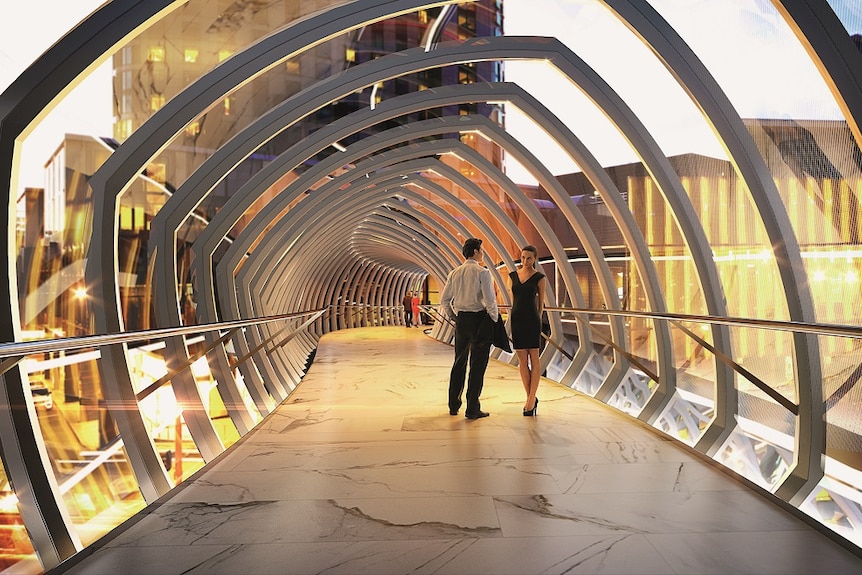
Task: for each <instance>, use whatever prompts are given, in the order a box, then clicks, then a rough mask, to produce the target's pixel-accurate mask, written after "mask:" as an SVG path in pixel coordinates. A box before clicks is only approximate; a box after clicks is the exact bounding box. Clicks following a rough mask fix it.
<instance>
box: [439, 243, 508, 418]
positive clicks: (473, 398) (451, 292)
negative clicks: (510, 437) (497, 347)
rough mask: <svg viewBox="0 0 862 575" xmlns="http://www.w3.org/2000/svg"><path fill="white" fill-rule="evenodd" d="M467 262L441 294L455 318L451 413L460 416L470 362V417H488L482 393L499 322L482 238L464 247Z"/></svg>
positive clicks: (445, 309)
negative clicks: (481, 260)
mask: <svg viewBox="0 0 862 575" xmlns="http://www.w3.org/2000/svg"><path fill="white" fill-rule="evenodd" d="M461 253H462V254H463V255H464V258H465V261H464V263H463V264H461V265H460V266H458V267H457V268H455V269H454V270H452V272H451V273H450V274H449V277H448V278H447V279H446V285H445V286H443V291H442V292H441V294H440V308H441V311H442V312H443V314H444V315H445V316H446V317H448V318H450V319H454V321H455V363H454V364H453V365H452V372H451V374H450V375H449V413H450V414H451V415H458V410H459V409H460V408H461V394H462V393H463V391H464V380H465V378H467V363H468V361H469V363H470V376H469V378H468V379H467V407H466V409H465V411H464V414H465V415H466V416H467V418H468V419H479V418H481V417H488V415H489V414H488V413H486V412H484V411H482V410H481V405H480V404H479V395H481V393H482V385H483V384H484V379H485V369H486V368H487V367H488V354H489V353H490V351H491V340H492V336H493V327H494V322H496V321H497V316H498V315H499V313H500V312H499V310H498V309H497V297H496V295H495V293H494V284H493V281H492V280H491V272H489V271H488V270H487V269H486V268H484V267H482V266H481V265H479V260H480V259H481V258H482V240H480V239H478V238H469V239H467V241H465V242H464V247H463V248H462V249H461Z"/></svg>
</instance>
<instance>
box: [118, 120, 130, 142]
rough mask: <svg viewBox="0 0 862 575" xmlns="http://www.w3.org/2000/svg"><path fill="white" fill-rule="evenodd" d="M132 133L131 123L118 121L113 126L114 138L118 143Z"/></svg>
mask: <svg viewBox="0 0 862 575" xmlns="http://www.w3.org/2000/svg"><path fill="white" fill-rule="evenodd" d="M131 133H132V121H131V120H120V121H119V122H117V123H116V124H114V137H115V138H117V139H118V140H120V141H123V140H125V139H126V138H128V137H129V135H130V134H131Z"/></svg>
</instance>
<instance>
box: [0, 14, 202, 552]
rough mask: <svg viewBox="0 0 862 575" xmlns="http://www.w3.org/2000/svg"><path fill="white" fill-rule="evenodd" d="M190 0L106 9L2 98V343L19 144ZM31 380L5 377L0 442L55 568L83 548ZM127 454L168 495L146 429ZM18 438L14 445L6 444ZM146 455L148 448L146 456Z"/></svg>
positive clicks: (146, 489)
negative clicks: (31, 399) (36, 410)
mask: <svg viewBox="0 0 862 575" xmlns="http://www.w3.org/2000/svg"><path fill="white" fill-rule="evenodd" d="M183 4H185V0H177V1H169V0H152V1H150V0H147V1H144V0H138V1H127V2H111V3H106V4H105V5H104V6H102V7H101V8H100V9H99V10H97V11H96V12H94V13H93V14H91V15H90V17H89V18H87V19H86V20H85V21H83V22H81V23H80V24H79V25H78V26H76V27H75V28H74V29H72V30H71V31H70V32H69V33H68V34H66V35H65V36H64V37H63V38H61V39H60V40H59V41H58V42H57V43H56V44H54V45H53V46H52V47H51V48H49V49H48V50H47V51H46V52H45V53H44V54H43V55H42V56H40V57H39V59H38V60H36V62H34V63H33V64H32V65H31V66H30V67H29V68H27V70H25V71H24V73H23V74H21V75H20V76H19V77H18V79H17V80H15V81H14V82H13V83H12V84H11V85H10V86H9V87H8V88H7V89H6V90H5V91H4V92H3V93H2V94H0V158H2V160H0V187H2V188H3V189H4V190H5V197H6V200H5V202H3V208H2V209H3V221H5V222H6V223H7V225H6V230H7V233H6V234H3V239H2V240H0V241H2V245H3V249H2V250H0V252H2V254H3V256H2V257H3V262H2V264H0V265H2V267H3V269H5V270H6V278H7V281H6V282H0V298H2V299H3V301H4V302H8V306H3V307H2V310H0V338H2V341H7V342H13V341H20V340H21V324H20V321H19V317H18V310H19V303H18V288H17V285H18V284H17V277H18V276H17V269H16V260H15V254H16V251H17V250H16V248H15V244H16V238H15V229H16V228H15V220H14V218H15V214H16V202H17V189H16V188H17V183H18V165H19V162H20V151H21V149H20V142H21V141H22V140H23V139H24V138H26V137H27V136H28V135H29V134H30V133H31V132H32V130H33V129H34V128H35V127H36V126H37V125H38V123H39V122H40V121H41V120H42V119H43V118H44V117H45V116H46V115H47V114H48V112H50V111H51V110H52V109H53V108H54V107H55V105H56V104H57V102H59V100H60V99H61V98H62V97H63V95H65V94H67V93H68V92H69V91H71V90H72V89H73V88H74V87H76V86H77V85H78V84H80V83H81V81H83V79H84V78H85V77H86V76H87V75H88V74H89V72H90V71H92V70H93V69H94V68H95V67H96V66H97V65H98V64H99V63H101V62H103V61H105V60H106V59H107V58H108V57H109V56H110V54H111V52H112V51H113V50H114V49H116V48H117V47H118V46H120V45H121V44H123V43H124V42H125V41H127V40H128V39H129V38H131V37H132V36H133V35H134V34H135V33H137V32H138V31H139V30H141V29H143V28H145V27H147V26H148V25H149V24H150V23H151V22H152V21H153V20H155V19H158V18H159V17H161V16H162V15H164V14H167V13H168V12H170V11H171V10H173V9H175V8H177V7H179V6H182V5H183ZM26 382H27V381H26V375H24V373H23V372H22V371H21V368H20V366H19V365H15V366H13V367H12V368H10V369H9V370H7V371H5V372H4V373H3V374H2V380H0V389H2V394H3V404H4V405H6V406H8V408H6V409H3V410H2V411H0V427H2V428H3V429H4V430H5V431H4V433H3V434H2V438H3V441H2V442H0V456H2V459H3V467H4V469H5V471H6V475H7V476H8V477H9V480H10V482H11V483H12V484H13V485H14V486H15V494H16V497H17V498H18V509H19V512H20V514H21V518H22V519H23V521H24V524H25V525H26V526H27V532H28V533H29V535H30V540H31V542H32V543H33V547H34V549H35V551H36V553H37V555H38V556H39V559H40V561H41V563H42V566H43V567H44V568H45V569H50V568H52V567H55V566H56V565H58V564H59V563H60V562H61V561H62V560H64V559H66V558H68V557H70V556H71V555H73V554H75V553H76V552H77V551H78V550H79V549H81V548H82V543H81V540H80V537H79V536H78V534H77V533H75V532H74V530H73V529H71V526H72V524H73V522H72V520H71V518H70V517H69V514H68V511H67V509H66V506H65V504H64V503H63V501H62V496H61V494H60V492H59V488H58V486H57V484H56V480H55V479H54V477H53V475H52V474H51V473H50V469H51V466H50V464H49V463H48V461H49V460H48V456H47V453H46V451H45V447H44V442H43V440H42V439H41V437H40V434H39V432H38V427H37V426H34V425H33V420H34V419H35V416H33V414H32V413H31V412H30V411H29V410H28V409H27V399H26V396H25V393H24V385H25V384H26ZM119 427H120V432H121V435H122V437H123V438H124V440H125V441H126V442H127V444H126V454H127V456H128V458H129V461H130V462H131V464H132V467H133V468H134V469H135V472H136V474H137V475H138V479H139V485H140V488H141V492H142V493H143V495H144V498H145V499H146V500H147V501H148V502H151V501H153V500H154V499H156V498H157V497H158V496H160V495H161V494H163V493H165V492H167V490H168V489H170V484H169V482H168V479H167V475H166V474H165V473H164V470H163V469H161V461H160V459H159V457H158V455H157V454H156V453H155V450H153V453H152V454H150V453H148V452H147V453H145V454H143V455H141V454H140V453H139V449H138V447H137V445H136V443H137V441H140V442H142V444H144V445H145V444H146V443H148V442H149V439H148V437H147V436H146V434H145V433H136V431H141V430H142V428H141V427H140V426H138V427H136V428H135V429H130V428H129V427H128V426H124V425H120V426H119ZM11 437H14V438H15V441H11V442H10V441H8V440H7V438H11ZM144 451H147V450H144Z"/></svg>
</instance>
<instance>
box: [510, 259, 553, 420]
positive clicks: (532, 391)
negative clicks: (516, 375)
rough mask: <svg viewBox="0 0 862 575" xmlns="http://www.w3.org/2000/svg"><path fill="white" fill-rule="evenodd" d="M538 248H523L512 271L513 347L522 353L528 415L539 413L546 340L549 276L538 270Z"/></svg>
mask: <svg viewBox="0 0 862 575" xmlns="http://www.w3.org/2000/svg"><path fill="white" fill-rule="evenodd" d="M537 259H538V250H536V247H535V246H524V247H523V248H521V266H520V267H519V268H518V269H517V271H513V272H511V273H510V274H509V281H510V285H511V290H512V312H511V315H510V324H511V327H512V347H513V348H514V350H515V353H516V354H517V355H518V369H519V371H520V372H521V382H522V383H523V384H524V391H525V392H526V393H527V399H526V402H525V403H524V416H525V417H532V416H534V415H536V408H537V406H538V403H539V400H538V399H537V398H536V391H537V390H538V389H539V378H540V377H541V374H542V366H541V363H540V362H539V347H540V343H541V339H542V309H543V307H544V305H543V301H544V300H543V298H542V294H543V293H544V291H545V276H544V274H542V273H541V272H539V271H538V270H536V260H537Z"/></svg>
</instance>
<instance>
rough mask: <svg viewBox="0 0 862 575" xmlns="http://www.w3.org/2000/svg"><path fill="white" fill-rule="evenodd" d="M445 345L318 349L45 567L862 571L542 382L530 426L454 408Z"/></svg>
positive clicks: (362, 336) (493, 409)
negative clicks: (141, 498) (251, 408)
mask: <svg viewBox="0 0 862 575" xmlns="http://www.w3.org/2000/svg"><path fill="white" fill-rule="evenodd" d="M451 358H452V348H451V347H449V346H447V345H444V344H442V343H439V342H437V341H435V340H433V339H431V338H429V337H427V336H426V335H425V334H423V333H422V331H421V330H419V329H406V328H403V327H384V328H362V329H349V330H342V331H338V332H334V333H329V334H327V335H325V336H324V337H323V338H322V339H321V340H320V347H319V349H318V352H317V356H316V359H315V361H314V364H313V365H312V367H311V369H310V371H309V372H308V375H307V376H306V378H305V379H304V380H303V382H302V383H301V385H300V387H299V388H297V390H296V391H295V392H294V393H293V394H292V395H291V396H290V397H289V399H288V400H287V401H286V402H285V403H284V404H283V405H281V406H280V407H279V408H278V409H277V410H276V411H275V412H274V413H272V414H271V415H270V416H269V418H268V419H266V420H265V421H264V422H263V423H262V424H260V425H259V426H258V427H257V428H256V429H255V430H254V431H252V432H251V433H249V434H248V435H246V436H245V437H244V438H243V439H242V440H241V441H240V442H239V443H237V444H235V445H234V446H233V447H232V448H230V449H229V450H228V451H227V452H225V453H224V454H223V455H222V456H221V457H220V458H219V459H218V460H217V461H216V462H215V463H213V464H211V465H209V466H208V467H207V468H206V469H204V470H203V471H202V472H200V473H199V474H198V475H196V476H194V477H193V478H192V479H191V480H189V481H187V482H186V483H184V484H182V485H181V486H179V487H178V488H177V489H174V490H173V491H171V492H170V493H169V494H167V495H166V496H165V497H163V498H162V499H161V500H159V501H158V502H157V503H156V504H154V505H151V506H149V507H147V509H146V510H144V512H142V513H141V514H139V515H138V516H135V517H133V518H132V519H130V520H129V521H128V522H127V523H126V524H124V525H122V526H121V527H120V528H118V529H117V530H116V531H115V532H113V533H111V534H109V535H108V536H107V537H106V538H104V539H103V540H101V541H99V542H98V543H96V544H95V545H93V546H92V547H89V548H88V549H86V550H85V551H84V552H82V553H80V555H79V556H76V557H75V558H73V559H72V560H71V561H68V562H67V563H64V564H63V565H62V566H61V568H62V569H60V568H58V569H55V570H54V571H50V573H58V572H68V573H86V574H97V573H105V574H116V573H124V574H131V573H159V574H169V573H201V574H203V573H206V574H216V573H224V574H231V575H234V574H244V575H252V574H257V573H267V574H270V573H271V574H287V573H346V574H359V573H368V574H375V575H376V574H384V573H464V574H467V573H469V574H482V573H489V574H506V573H511V574H526V573H613V574H633V573H638V574H643V573H662V574H664V573H676V574H684V573H764V574H765V573H776V574H779V573H780V574H790V573H800V574H801V573H805V574H809V573H830V574H840V573H846V574H850V573H860V572H862V559H859V558H858V557H857V556H856V555H854V554H852V553H850V552H849V551H846V550H845V549H843V548H842V547H841V546H839V545H838V544H836V543H834V542H833V541H831V540H830V539H829V538H827V536H825V535H824V534H822V533H821V532H819V531H817V530H815V529H813V528H811V527H809V526H808V525H807V524H806V523H805V522H803V521H802V520H801V519H798V518H797V517H796V515H793V514H791V513H790V512H788V511H785V510H783V509H782V508H780V507H779V506H777V505H776V504H774V503H772V502H770V501H768V500H767V499H766V498H764V497H763V496H761V495H758V494H757V493H755V492H754V491H753V490H750V489H749V488H748V487H746V486H745V485H744V484H743V483H741V482H739V481H736V480H735V479H733V478H731V477H730V476H729V475H728V474H727V473H725V472H722V471H721V470H720V468H719V467H718V466H712V465H710V464H708V463H706V462H705V461H704V460H703V459H701V458H700V457H698V456H696V455H694V454H693V452H692V451H690V450H688V449H687V448H686V447H685V446H683V445H682V444H680V443H679V442H674V441H671V440H666V439H665V438H663V437H662V436H661V435H660V434H659V433H658V432H657V431H655V430H653V429H652V428H649V427H647V426H646V425H644V424H641V423H640V422H637V421H635V420H633V419H631V418H629V417H627V416H625V415H623V414H621V413H619V412H617V411H616V410H614V409H612V408H611V407H608V406H606V405H604V404H602V403H599V402H597V401H594V400H593V399H591V398H589V397H587V396H585V395H582V394H580V393H577V392H575V391H572V390H570V389H568V388H565V387H563V386H561V385H558V384H555V383H552V382H548V381H545V382H543V383H542V386H541V387H540V393H539V397H540V399H541V402H540V405H539V415H538V417H536V418H527V417H523V416H522V414H521V408H522V393H523V392H522V388H521V384H520V381H519V378H518V372H517V369H516V368H514V367H511V366H507V365H504V364H502V363H499V362H495V361H491V363H490V365H489V368H488V374H487V377H486V380H485V391H484V393H483V396H482V400H483V401H482V408H483V409H484V410H486V411H489V412H490V413H491V417H490V418H487V419H482V420H477V421H470V420H467V419H465V418H464V417H463V415H459V416H458V417H453V416H450V415H449V414H448V411H447V407H446V400H445V397H446V386H447V378H448V369H449V366H450V362H451Z"/></svg>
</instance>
